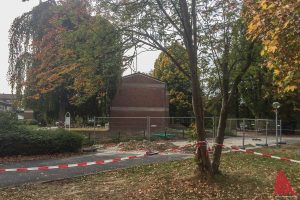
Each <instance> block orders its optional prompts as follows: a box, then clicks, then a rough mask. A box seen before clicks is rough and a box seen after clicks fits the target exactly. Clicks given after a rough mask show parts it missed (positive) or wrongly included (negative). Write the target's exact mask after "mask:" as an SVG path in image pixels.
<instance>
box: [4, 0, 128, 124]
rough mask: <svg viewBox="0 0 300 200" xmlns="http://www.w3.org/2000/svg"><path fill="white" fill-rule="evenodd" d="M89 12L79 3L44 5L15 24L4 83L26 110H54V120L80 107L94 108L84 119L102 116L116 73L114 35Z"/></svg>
mask: <svg viewBox="0 0 300 200" xmlns="http://www.w3.org/2000/svg"><path fill="white" fill-rule="evenodd" d="M90 8H91V7H90V4H89V3H87V2H86V1H81V0H77V1H70V0H66V1H61V2H59V3H56V2H55V1H47V2H44V3H41V4H40V5H38V6H37V7H35V8H34V9H33V10H32V11H31V12H29V13H25V14H24V15H23V16H21V17H20V18H17V19H16V20H15V22H14V24H13V25H12V28H11V37H10V44H11V48H10V55H11V57H10V73H9V77H10V78H11V81H10V82H11V84H12V87H13V88H16V89H17V90H16V92H17V94H22V90H23V89H24V91H25V97H26V103H27V105H29V106H30V107H33V108H36V109H39V110H42V111H46V112H48V114H50V113H49V111H52V112H53V111H54V112H55V110H58V112H59V118H60V119H62V118H63V116H64V114H65V111H66V108H67V107H71V106H72V105H73V107H74V106H75V107H77V108H80V106H83V107H86V106H85V105H84V104H86V103H88V104H90V105H91V106H92V107H94V108H96V109H94V108H93V109H89V110H90V111H91V112H92V113H89V114H101V115H102V114H108V107H109V101H110V99H111V98H112V96H113V94H114V91H115V90H116V84H117V82H118V79H119V78H120V76H121V73H122V60H121V57H122V52H121V43H120V35H119V34H118V33H117V32H116V30H115V28H114V27H113V26H112V25H111V24H110V23H109V22H108V21H107V20H105V19H104V18H102V17H100V16H92V13H91V11H90ZM66 11H67V12H66ZM45 13H46V14H45ZM24 38H26V39H25V40H23V39H24ZM20 45H21V47H24V48H23V49H22V48H21V49H20V48H18V47H19V46H20ZM23 55H28V56H27V57H26V58H28V59H26V60H25V61H26V62H23V60H24V59H23V57H24V56H23ZM23 82H25V87H24V85H23V84H22V83H23ZM99 103H100V105H98V104H99ZM98 107H100V108H101V109H100V111H101V113H95V112H94V111H95V110H96V111H97V110H98V109H97V108H98ZM75 110H76V109H75ZM79 110H80V109H79ZM85 114H88V113H85Z"/></svg>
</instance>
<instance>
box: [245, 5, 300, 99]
mask: <svg viewBox="0 0 300 200" xmlns="http://www.w3.org/2000/svg"><path fill="white" fill-rule="evenodd" d="M245 17H246V18H248V19H249V24H248V31H247V35H248V37H249V38H250V39H252V40H260V41H261V42H262V44H263V49H262V51H261V55H262V56H264V57H265V59H266V64H267V67H268V68H269V69H271V70H273V72H274V80H275V82H276V84H277V86H278V89H279V90H278V91H279V92H283V93H285V92H293V91H296V90H299V87H300V29H299V25H300V20H299V19H300V1H299V0H281V1H278V0H261V1H253V0H245Z"/></svg>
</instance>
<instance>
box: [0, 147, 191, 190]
mask: <svg viewBox="0 0 300 200" xmlns="http://www.w3.org/2000/svg"><path fill="white" fill-rule="evenodd" d="M131 155H137V154H136V153H123V152H98V153H92V154H88V155H82V156H74V157H70V158H63V159H56V160H34V161H22V162H13V163H9V162H7V163H1V164H0V168H2V169H7V168H18V167H38V166H52V165H62V164H73V163H80V162H91V161H97V160H108V159H113V158H116V157H126V156H131ZM190 156H191V155H187V154H164V155H153V156H145V157H142V158H136V159H130V160H125V161H120V162H116V163H108V164H105V165H92V166H86V167H74V168H68V169H51V170H48V171H26V172H3V173H1V172H0V187H7V186H15V185H22V184H25V183H34V182H44V181H52V180H58V179H62V178H69V177H75V176H80V175H87V174H92V173H97V172H102V171H107V170H115V169H120V168H126V167H132V166H137V165H144V164H151V163H159V162H166V161H172V160H181V159H186V158H188V157H190Z"/></svg>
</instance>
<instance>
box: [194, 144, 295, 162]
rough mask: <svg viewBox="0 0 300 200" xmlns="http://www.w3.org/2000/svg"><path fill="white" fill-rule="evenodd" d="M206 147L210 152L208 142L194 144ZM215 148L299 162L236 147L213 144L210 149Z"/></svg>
mask: <svg viewBox="0 0 300 200" xmlns="http://www.w3.org/2000/svg"><path fill="white" fill-rule="evenodd" d="M202 145H203V146H207V151H211V150H212V148H211V147H209V145H208V142H207V141H198V142H197V143H196V146H197V147H201V146H202ZM215 146H221V147H227V148H230V149H231V150H234V151H240V152H244V153H248V154H254V155H258V156H263V157H266V158H274V159H277V160H284V161H288V162H293V163H298V164H300V161H299V160H294V159H290V158H286V157H278V156H273V155H270V154H265V153H259V152H255V151H253V150H246V149H241V148H239V147H237V146H231V147H229V146H225V145H224V144H213V145H212V147H215ZM197 150H198V148H197V149H196V152H197Z"/></svg>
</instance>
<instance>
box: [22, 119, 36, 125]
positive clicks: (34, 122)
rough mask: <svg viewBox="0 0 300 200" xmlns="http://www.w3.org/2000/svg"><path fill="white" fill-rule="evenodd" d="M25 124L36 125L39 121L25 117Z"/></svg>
mask: <svg viewBox="0 0 300 200" xmlns="http://www.w3.org/2000/svg"><path fill="white" fill-rule="evenodd" d="M23 122H24V124H25V125H38V124H39V122H38V121H37V120H35V119H25V120H24V121H23Z"/></svg>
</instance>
